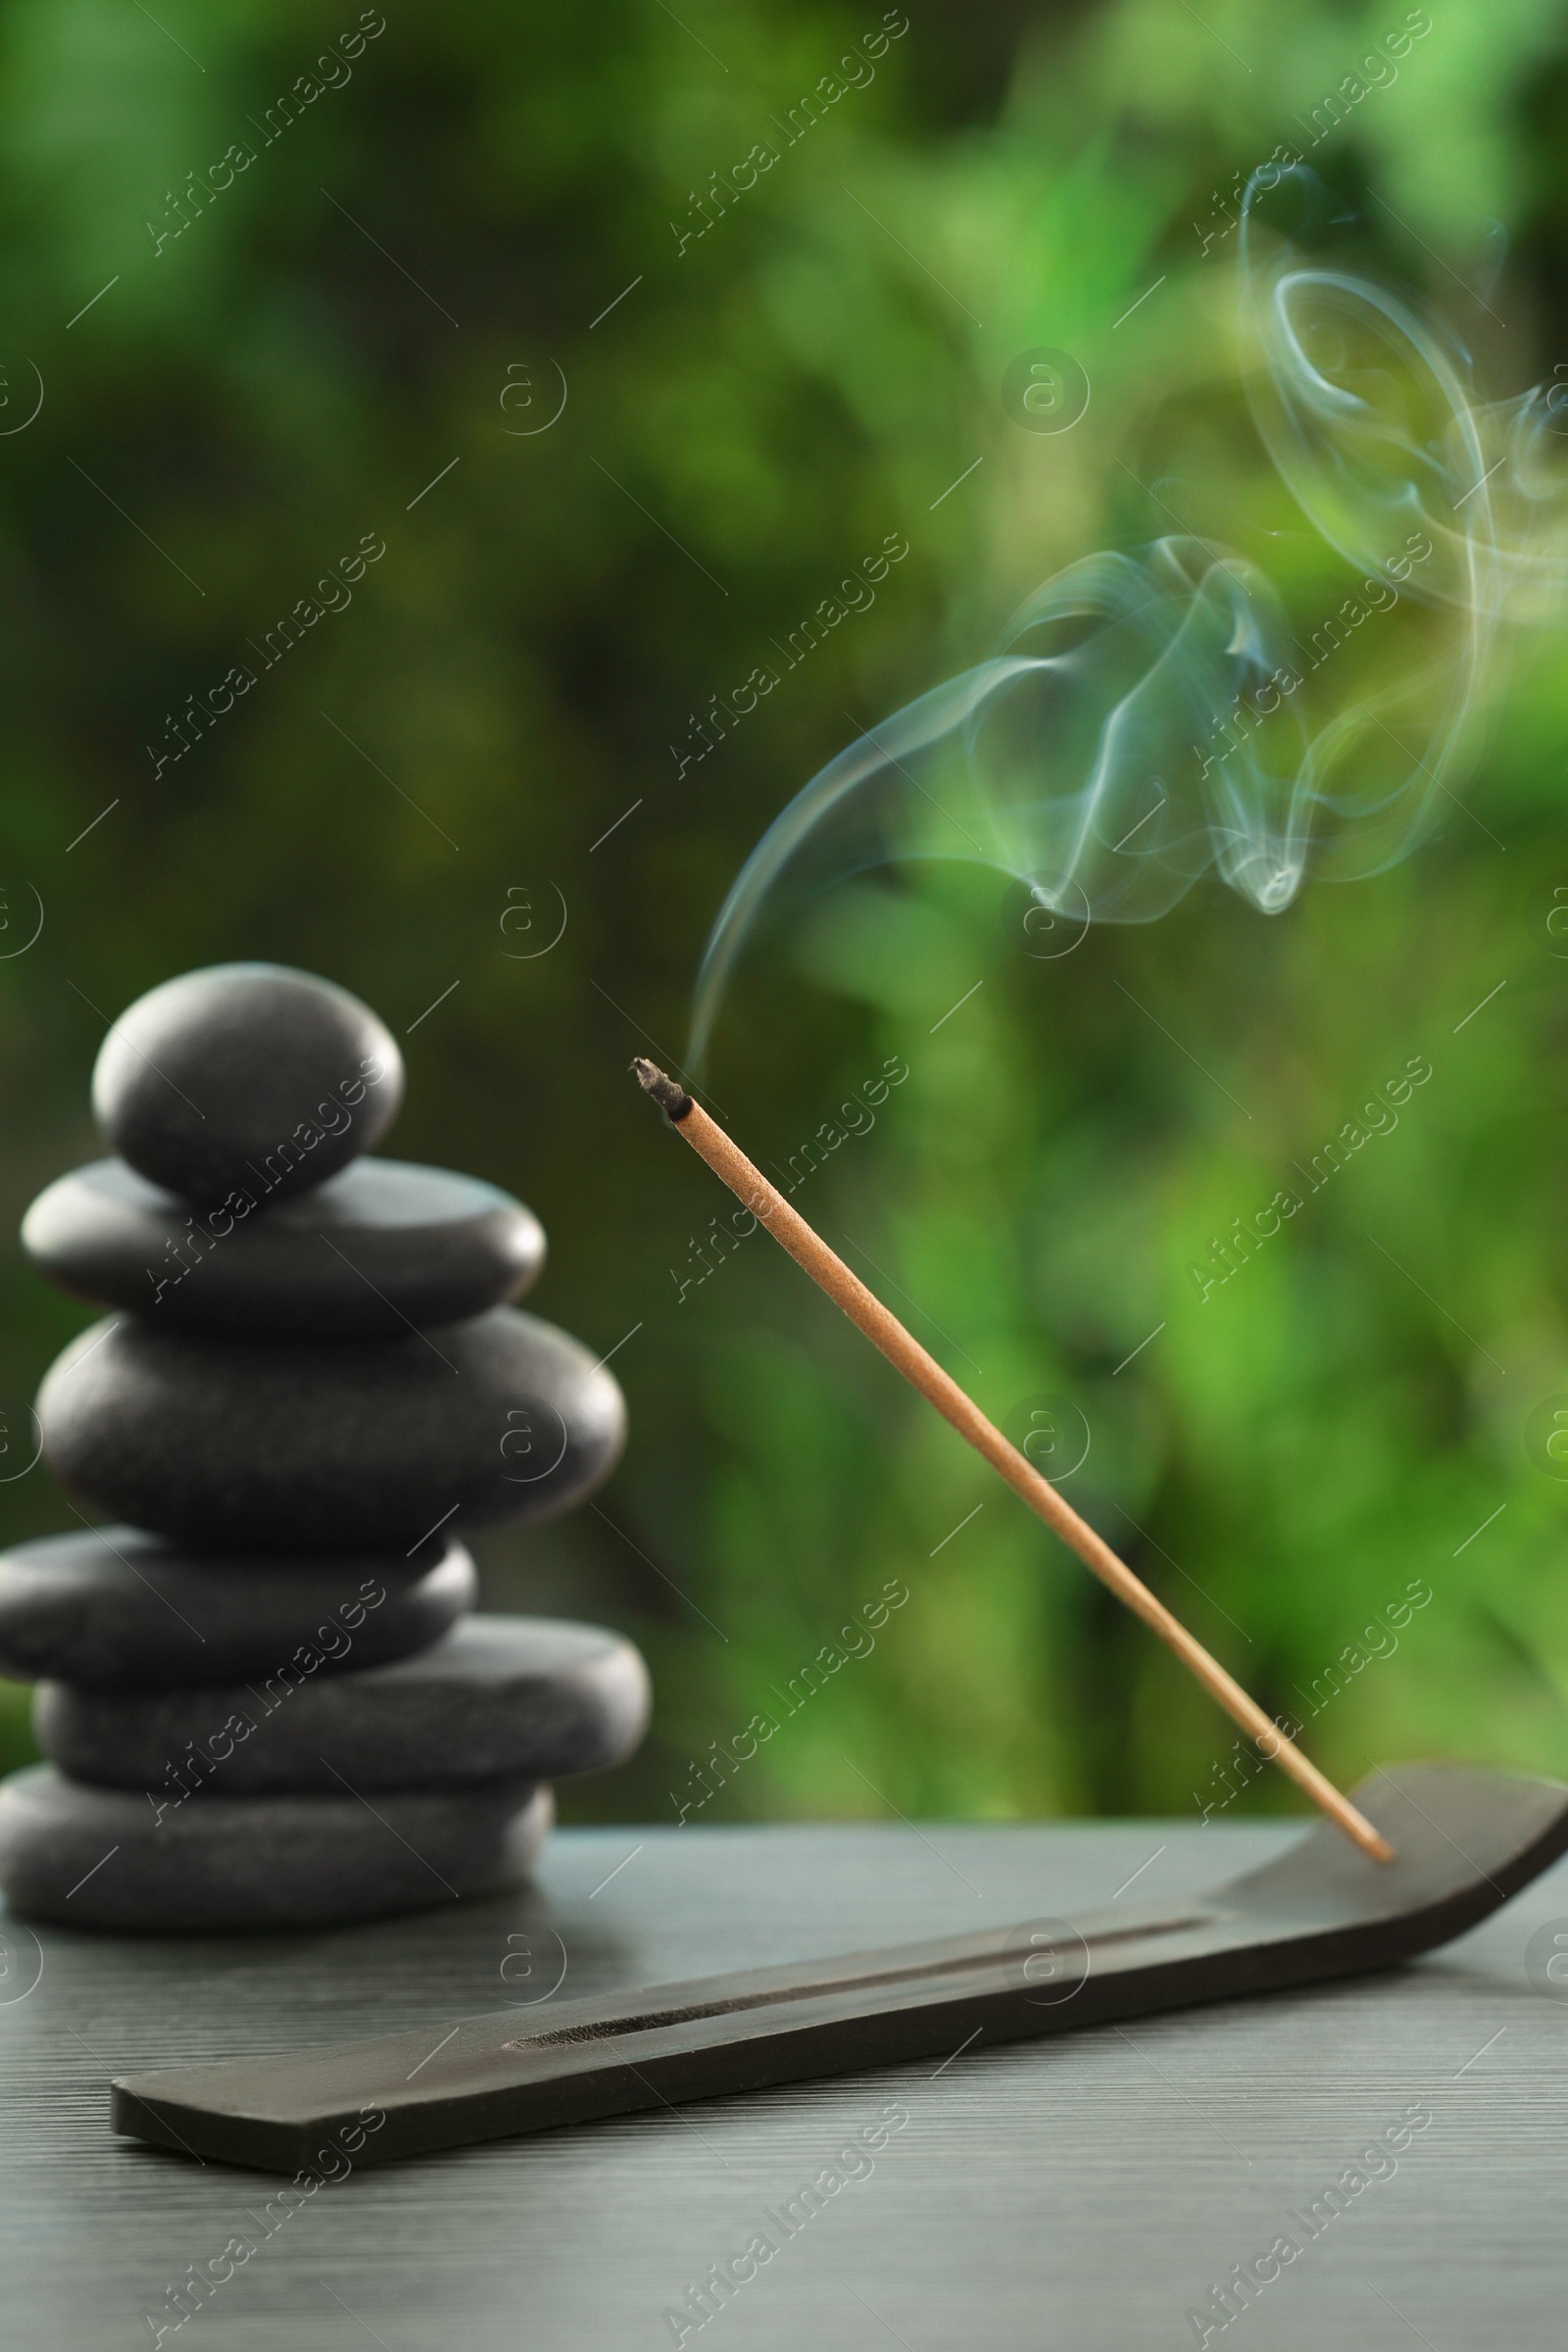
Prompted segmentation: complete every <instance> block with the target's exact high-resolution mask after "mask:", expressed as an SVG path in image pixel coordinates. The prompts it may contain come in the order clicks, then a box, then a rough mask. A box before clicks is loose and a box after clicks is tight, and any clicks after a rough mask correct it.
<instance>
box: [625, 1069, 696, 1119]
mask: <svg viewBox="0 0 1568 2352" xmlns="http://www.w3.org/2000/svg"><path fill="white" fill-rule="evenodd" d="M631 1066H632V1069H633V1071H634V1072H635V1074H636V1079H637V1083H638V1085H639V1086H640V1087H641V1088H642V1090H643V1093H644V1094H645V1095H652V1096H653V1098H654V1101H655V1102H656V1103H658V1104H659V1107H660V1109H661V1110H662V1112H663V1113H664V1115H665V1117H666V1118H670V1119H684V1118H686V1117H688V1116H689V1115H690V1112H691V1107H692V1099H691V1097H690V1095H689V1094H688V1093H687V1092H686V1089H685V1088H684V1087H683V1086H677V1085H676V1084H675V1081H674V1079H673V1078H666V1077H665V1075H664V1073H663V1071H662V1069H661V1068H660V1066H659V1064H658V1062H657V1061H647V1060H645V1059H644V1057H643V1055H642V1054H637V1055H636V1056H635V1057H634V1059H633V1061H632V1065H631Z"/></svg>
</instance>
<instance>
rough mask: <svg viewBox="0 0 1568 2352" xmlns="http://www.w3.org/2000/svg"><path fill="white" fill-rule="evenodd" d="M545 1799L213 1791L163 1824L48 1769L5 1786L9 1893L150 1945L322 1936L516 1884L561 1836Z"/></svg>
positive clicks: (1, 1808)
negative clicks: (198, 1938)
mask: <svg viewBox="0 0 1568 2352" xmlns="http://www.w3.org/2000/svg"><path fill="white" fill-rule="evenodd" d="M552 1818H553V1807H552V1802H551V1794H550V1790H549V1789H530V1788H528V1787H527V1786H525V1785H519V1784H518V1783H516V1782H508V1781H503V1782H497V1781H489V1782H479V1783H476V1784H474V1785H473V1786H471V1787H469V1788H466V1789H450V1790H446V1791H442V1792H439V1793H436V1792H424V1793H410V1794H406V1795H405V1794H382V1795H381V1796H380V1797H378V1798H377V1799H376V1803H375V1806H374V1809H373V1810H372V1809H371V1808H370V1807H369V1806H368V1805H365V1804H362V1803H361V1802H360V1800H359V1798H358V1797H356V1796H351V1795H350V1794H349V1793H348V1791H347V1790H346V1789H338V1790H337V1792H336V1793H335V1794H334V1795H331V1796H260V1797H256V1796H253V1797H239V1798H234V1797H224V1796H219V1795H216V1794H213V1793H205V1794H203V1795H202V1796H200V1797H194V1798H192V1799H191V1801H190V1802H189V1803H188V1804H186V1805H184V1806H182V1807H180V1808H179V1809H178V1810H177V1811H171V1812H167V1813H165V1814H163V1815H162V1816H160V1817H159V1818H157V1819H156V1820H155V1818H154V1815H153V1811H152V1808H151V1807H150V1806H149V1804H148V1802H147V1799H146V1797H145V1796H143V1795H142V1794H141V1792H140V1790H136V1791H134V1792H132V1791H130V1790H127V1789H87V1788H83V1787H82V1786H81V1785H80V1784H79V1783H77V1782H75V1781H71V1780H68V1779H67V1778H66V1776H65V1775H64V1774H63V1773H59V1772H56V1771H54V1770H53V1769H52V1768H51V1767H50V1766H48V1765H34V1766H33V1767H32V1768H31V1769H30V1770H29V1771H26V1772H19V1773H14V1774H13V1775H12V1777H11V1779H10V1780H8V1781H7V1782H6V1783H5V1784H4V1785H3V1786H0V1892H3V1893H4V1895H5V1898H6V1901H7V1903H8V1904H9V1905H10V1906H11V1908H12V1909H13V1910H14V1911H16V1912H19V1913H21V1914H22V1915H23V1916H25V1917H26V1918H30V1919H49V1920H56V1921H60V1922H63V1923H64V1924H65V1925H67V1926H70V1927H77V1928H109V1929H118V1930H122V1931H123V1930H140V1931H142V1932H144V1933H146V1934H149V1935H170V1934H179V1933H190V1932H202V1931H206V1932H209V1933H214V1932H222V1931H224V1930H230V1931H244V1930H254V1929H260V1928H312V1927H320V1926H324V1925H326V1924H328V1923H329V1922H333V1921H338V1920H348V1919H377V1918H385V1917H387V1916H389V1915H390V1914H392V1913H394V1912H399V1911H422V1910H425V1909H426V1908H428V1907H429V1906H430V1905H432V1904H436V1903H450V1902H451V1900H452V1898H453V1896H454V1895H464V1894H487V1893H491V1892H495V1891H498V1890H500V1889H501V1888H504V1887H515V1886H516V1885H518V1883H519V1882H520V1881H521V1880H522V1879H524V1878H525V1877H526V1875H527V1872H528V1869H529V1866H530V1864H531V1863H532V1862H533V1860H534V1857H535V1855H536V1854H537V1853H538V1851H539V1848H540V1846H541V1845H542V1844H543V1843H544V1840H545V1838H546V1836H547V1835H548V1833H549V1829H550V1824H551V1820H552Z"/></svg>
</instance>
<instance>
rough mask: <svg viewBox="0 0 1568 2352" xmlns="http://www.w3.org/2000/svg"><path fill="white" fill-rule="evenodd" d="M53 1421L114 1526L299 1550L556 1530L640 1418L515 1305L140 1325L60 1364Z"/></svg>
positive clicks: (67, 1478) (45, 1391)
mask: <svg viewBox="0 0 1568 2352" xmlns="http://www.w3.org/2000/svg"><path fill="white" fill-rule="evenodd" d="M37 1411H38V1417H39V1421H40V1423H41V1425H42V1429H43V1446H44V1453H45V1456H46V1458H47V1460H48V1462H49V1466H50V1468H51V1469H52V1470H53V1471H54V1472H55V1474H56V1475H57V1477H59V1478H60V1479H61V1480H62V1481H63V1483H64V1484H65V1485H66V1486H67V1487H69V1488H71V1489H72V1490H73V1492H74V1493H75V1494H76V1495H78V1496H82V1497H84V1498H86V1499H87V1500H88V1501H89V1502H91V1503H92V1504H93V1505H94V1507H95V1508H97V1509H98V1510H100V1511H102V1512H103V1513H104V1514H105V1515H106V1516H108V1517H112V1518H116V1519H128V1520H129V1521H130V1522H131V1523H132V1525H133V1526H137V1527H154V1528H158V1529H159V1530H161V1531H162V1532H164V1533H167V1534H170V1535H173V1536H177V1537H179V1538H180V1539H181V1540H182V1541H183V1542H185V1543H187V1544H216V1545H219V1546H221V1547H222V1548H224V1549H241V1548H252V1549H260V1548H264V1547H265V1548H271V1547H272V1546H274V1545H275V1546H276V1547H277V1548H279V1549H281V1550H287V1551H308V1550H311V1549H313V1548H315V1547H317V1546H320V1547H322V1548H324V1549H335V1550H343V1551H363V1550H367V1549H370V1548H373V1547H375V1546H377V1545H381V1544H386V1545H389V1546H391V1547H392V1548H394V1549H397V1548H401V1549H402V1550H404V1551H405V1552H407V1551H409V1550H410V1549H412V1547H413V1546H414V1545H415V1544H417V1543H419V1542H421V1541H422V1540H423V1539H424V1538H425V1537H428V1536H431V1535H434V1534H436V1533H437V1532H438V1531H440V1530H442V1529H447V1532H449V1533H451V1534H454V1535H457V1534H461V1533H463V1532H464V1530H465V1529H466V1528H467V1527H469V1526H472V1525H475V1524H483V1523H485V1522H488V1521H495V1520H506V1519H513V1520H535V1519H544V1518H549V1517H551V1516H552V1515H553V1514H554V1513H556V1512H558V1511H563V1510H564V1509H566V1508H567V1506H568V1505H569V1504H571V1503H573V1502H575V1501H576V1500H577V1499H578V1498H579V1496H581V1495H585V1494H587V1493H588V1492H589V1491H590V1490H591V1489H592V1488H594V1487H596V1486H597V1485H598V1484H599V1482H600V1481H601V1480H602V1479H604V1478H606V1477H608V1475H609V1473H610V1471H611V1469H612V1467H613V1464H614V1461H615V1459H616V1457H617V1455H618V1454H619V1452H620V1448H621V1446H622V1444H623V1442H624V1438H625V1419H626V1415H625V1405H624V1403H623V1401H622V1399H621V1394H620V1390H619V1389H618V1388H617V1386H616V1385H615V1382H614V1379H613V1376H612V1375H611V1373H609V1372H608V1371H606V1370H605V1369H604V1367H603V1366H602V1365H600V1364H598V1363H596V1362H595V1359H594V1358H593V1357H592V1356H591V1355H590V1354H589V1352H588V1350H587V1348H583V1347H580V1346H579V1345H578V1343H577V1342H576V1341H575V1340H572V1339H568V1338H567V1336H566V1334H565V1333H564V1332H562V1331H557V1330H556V1329H555V1327H554V1326H553V1325H552V1324H549V1323H541V1322H540V1321H539V1320H538V1319H537V1318H536V1317H535V1316H533V1315H525V1314H522V1313H520V1312H519V1311H518V1310H517V1309H516V1308H515V1307H511V1306H498V1307H493V1308H492V1309H491V1311H490V1313H489V1314H487V1315H476V1316H475V1317H474V1318H473V1319H472V1320H471V1321H470V1322H466V1323H443V1324H440V1325H438V1326H437V1327H436V1329H434V1330H433V1331H430V1332H425V1333H416V1332H408V1333H406V1334H405V1335H404V1337H403V1338H402V1339H401V1340H337V1341H333V1342H331V1343H327V1344H323V1343H321V1342H317V1343H316V1344H314V1345H313V1344H311V1343H310V1342H309V1341H303V1340H299V1341H289V1340H263V1339H224V1338H220V1337H219V1336H218V1335H217V1334H214V1333H208V1332H175V1331H172V1330H164V1329H160V1328H159V1327H157V1326H156V1325H154V1324H152V1323H150V1322H149V1321H148V1320H146V1319H145V1318H144V1317H140V1316H135V1317H130V1316H127V1317H126V1318H124V1319H123V1321H118V1322H117V1321H114V1320H110V1321H108V1322H104V1323H97V1324H94V1325H93V1326H92V1328H91V1329H90V1330H88V1331H85V1332H83V1333H82V1335H81V1337H80V1339H78V1340H77V1341H76V1342H75V1343H74V1344H73V1346H72V1347H70V1348H67V1349H66V1351H65V1353H64V1354H63V1355H60V1356H57V1358H56V1359H55V1361H54V1363H53V1364H52V1365H51V1366H50V1368H49V1371H48V1372H47V1374H46V1375H45V1377H44V1382H43V1386H42V1388H41V1389H40V1390H39V1391H38V1399H37ZM460 1513H461V1515H462V1525H461V1526H455V1527H451V1528H448V1522H449V1521H450V1520H453V1519H455V1518H456V1517H457V1516H458V1515H459V1514H460Z"/></svg>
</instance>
